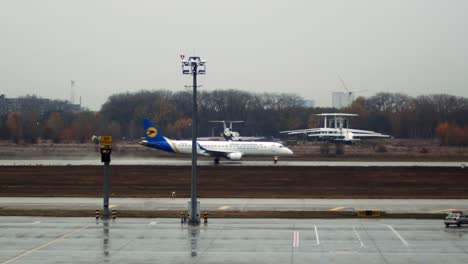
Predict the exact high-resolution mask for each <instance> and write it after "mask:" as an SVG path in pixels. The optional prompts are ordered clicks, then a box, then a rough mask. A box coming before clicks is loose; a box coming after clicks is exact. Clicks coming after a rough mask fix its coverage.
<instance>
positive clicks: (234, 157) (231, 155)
mask: <svg viewBox="0 0 468 264" xmlns="http://www.w3.org/2000/svg"><path fill="white" fill-rule="evenodd" d="M226 157H227V158H228V159H230V160H241V159H242V153H240V152H234V153H229V154H227V155H226Z"/></svg>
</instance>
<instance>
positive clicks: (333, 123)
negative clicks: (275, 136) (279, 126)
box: [280, 113, 390, 144]
mask: <svg viewBox="0 0 468 264" xmlns="http://www.w3.org/2000/svg"><path fill="white" fill-rule="evenodd" d="M317 116H320V117H323V127H319V128H307V129H298V130H288V131H281V132H280V133H283V134H287V135H288V136H289V135H298V134H304V135H307V137H308V138H310V139H312V140H316V141H329V142H335V143H340V142H341V143H345V144H352V143H355V142H358V141H360V140H361V139H370V138H390V136H389V135H385V134H381V133H378V132H374V131H369V130H361V129H351V128H349V127H348V126H349V120H348V117H353V116H357V115H356V114H347V113H327V114H318V115H317Z"/></svg>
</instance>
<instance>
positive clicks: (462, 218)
mask: <svg viewBox="0 0 468 264" xmlns="http://www.w3.org/2000/svg"><path fill="white" fill-rule="evenodd" d="M444 224H445V226H446V227H449V226H450V225H457V226H461V225H463V224H468V216H466V215H464V214H463V212H462V211H458V210H456V211H452V212H450V213H449V214H448V215H447V217H445V220H444Z"/></svg>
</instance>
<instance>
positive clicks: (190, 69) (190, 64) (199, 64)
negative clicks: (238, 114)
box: [180, 55, 206, 225]
mask: <svg viewBox="0 0 468 264" xmlns="http://www.w3.org/2000/svg"><path fill="white" fill-rule="evenodd" d="M180 57H181V59H182V74H187V75H192V76H193V102H192V187H191V198H190V208H189V211H190V219H189V224H191V225H198V224H200V213H199V211H198V210H197V206H198V204H197V75H198V74H206V66H205V63H206V62H205V61H204V60H201V59H200V57H189V58H188V60H185V59H184V58H185V56H184V55H181V56H180Z"/></svg>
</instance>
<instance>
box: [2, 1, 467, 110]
mask: <svg viewBox="0 0 468 264" xmlns="http://www.w3.org/2000/svg"><path fill="white" fill-rule="evenodd" d="M467 12H468V1H465V0H460V1H456V0H444V1H442V0H440V1H437V0H385V1H379V0H341V1H340V0H326V1H325V0H324V1H313V0H304V1H292V0H290V1H285V0H284V1H274V0H266V1H263V0H262V1H259V0H257V1H254V0H236V1H221V0H210V1H203V0H197V1H182V0H177V1H155V0H148V1H136V0H134V1H118V0H79V1H78V0H77V1H71V0H70V1H66V0H49V1H46V0H11V1H8V0H0V94H5V95H6V96H7V97H17V96H22V95H26V94H36V95H38V96H41V97H50V98H57V99H70V80H75V82H76V87H75V98H79V96H81V97H82V100H83V105H84V106H87V107H89V108H91V109H93V110H98V109H99V108H100V106H101V105H102V104H103V103H104V102H105V101H106V99H107V96H108V95H111V94H114V93H120V92H126V91H130V92H133V91H138V90H141V89H149V90H151V89H169V90H174V91H180V90H184V89H185V88H184V85H186V84H191V79H190V76H184V75H182V74H181V67H180V57H179V56H180V54H186V55H187V56H189V55H192V54H193V53H194V52H195V53H196V55H199V56H201V57H202V58H204V59H206V60H207V64H208V67H207V75H206V76H202V77H200V81H199V83H200V84H203V85H204V86H203V87H201V88H200V89H202V90H207V91H212V90H215V89H229V88H234V89H240V90H245V91H254V92H287V93H297V94H299V95H301V96H303V97H304V98H306V99H312V100H315V102H316V104H317V105H318V106H330V105H331V93H332V91H340V90H343V88H342V86H341V84H340V81H339V79H338V75H340V76H341V77H342V78H343V79H344V80H345V82H346V84H347V86H348V87H349V88H350V89H351V90H361V89H365V90H367V92H362V93H361V95H364V96H370V95H372V94H374V93H376V92H380V91H385V92H402V93H406V94H408V95H411V96H415V95H420V94H430V93H448V94H453V95H459V96H464V97H468V15H467V14H468V13H467ZM77 101H78V100H77Z"/></svg>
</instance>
